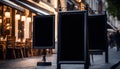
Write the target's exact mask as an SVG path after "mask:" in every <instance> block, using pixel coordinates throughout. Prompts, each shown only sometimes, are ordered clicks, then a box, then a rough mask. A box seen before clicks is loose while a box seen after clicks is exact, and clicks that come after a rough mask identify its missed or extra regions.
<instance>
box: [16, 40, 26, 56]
mask: <svg viewBox="0 0 120 69" xmlns="http://www.w3.org/2000/svg"><path fill="white" fill-rule="evenodd" d="M24 46H25V45H24V42H16V43H15V50H16V51H15V54H17V55H16V57H22V58H23V57H24Z"/></svg>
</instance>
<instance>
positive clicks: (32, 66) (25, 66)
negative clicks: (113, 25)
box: [0, 47, 120, 69]
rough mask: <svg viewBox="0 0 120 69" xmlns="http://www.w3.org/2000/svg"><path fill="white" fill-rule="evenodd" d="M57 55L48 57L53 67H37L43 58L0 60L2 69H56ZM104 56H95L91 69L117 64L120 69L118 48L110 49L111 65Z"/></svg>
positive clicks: (75, 67)
mask: <svg viewBox="0 0 120 69" xmlns="http://www.w3.org/2000/svg"><path fill="white" fill-rule="evenodd" d="M56 57H57V55H56V54H52V55H47V61H50V62H52V66H37V62H40V61H41V60H42V57H41V56H34V57H28V58H17V59H10V60H0V69H56ZM104 57H105V56H104V54H103V55H94V63H93V62H92V61H91V66H90V68H89V69H111V68H112V67H114V66H115V65H116V64H118V65H117V66H116V68H115V69H120V62H119V61H120V51H118V52H117V51H116V47H114V48H109V63H105V59H104ZM61 69H84V65H83V64H62V65H61Z"/></svg>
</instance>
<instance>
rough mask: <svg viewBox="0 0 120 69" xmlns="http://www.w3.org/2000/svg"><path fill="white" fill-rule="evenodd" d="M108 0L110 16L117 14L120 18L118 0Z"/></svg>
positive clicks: (119, 2) (119, 3)
mask: <svg viewBox="0 0 120 69" xmlns="http://www.w3.org/2000/svg"><path fill="white" fill-rule="evenodd" d="M107 2H108V8H107V10H108V13H109V14H110V15H112V16H117V18H118V20H120V0H107Z"/></svg>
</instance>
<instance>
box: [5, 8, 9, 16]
mask: <svg viewBox="0 0 120 69" xmlns="http://www.w3.org/2000/svg"><path fill="white" fill-rule="evenodd" d="M5 17H6V18H10V8H8V7H7V9H6V11H5Z"/></svg>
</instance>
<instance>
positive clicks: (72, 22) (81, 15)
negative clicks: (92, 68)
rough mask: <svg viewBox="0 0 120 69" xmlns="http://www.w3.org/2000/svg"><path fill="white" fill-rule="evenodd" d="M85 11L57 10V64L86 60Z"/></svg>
mask: <svg viewBox="0 0 120 69" xmlns="http://www.w3.org/2000/svg"><path fill="white" fill-rule="evenodd" d="M86 19H87V11H67V12H59V25H58V58H57V59H58V66H59V64H64V63H66V64H67V63H68V64H69V63H72V64H74V63H75V64H76V63H78V64H79V63H83V64H85V62H86V53H87V52H86V51H87V50H86V21H87V20H86Z"/></svg>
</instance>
